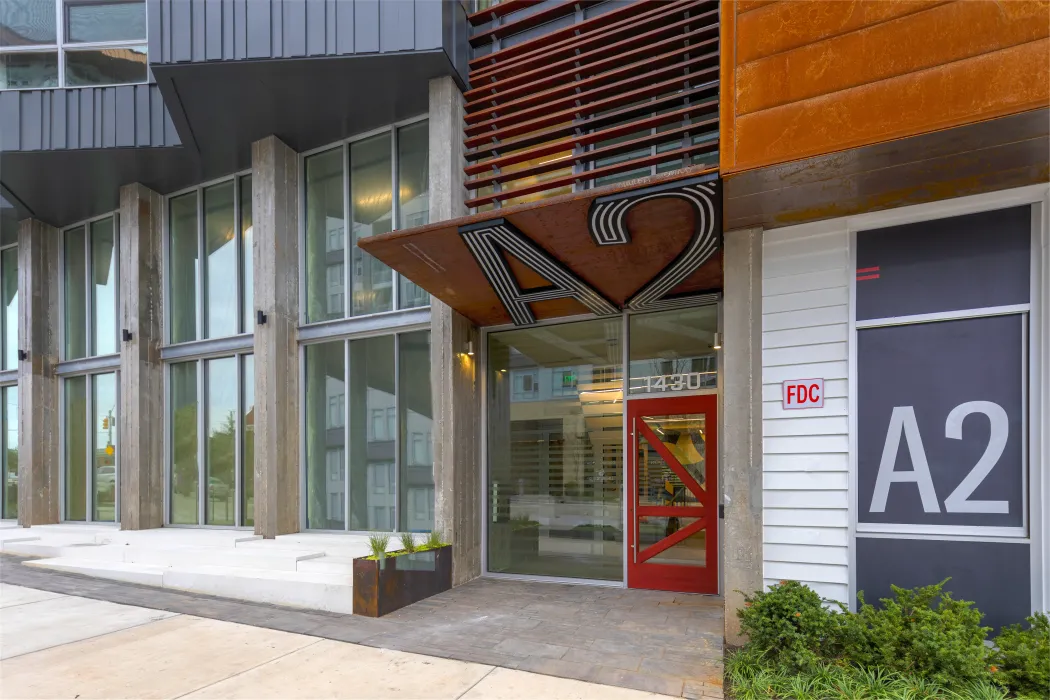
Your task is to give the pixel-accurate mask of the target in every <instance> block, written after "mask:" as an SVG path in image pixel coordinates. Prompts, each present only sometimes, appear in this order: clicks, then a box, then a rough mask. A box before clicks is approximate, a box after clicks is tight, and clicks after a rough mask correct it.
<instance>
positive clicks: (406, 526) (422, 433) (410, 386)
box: [397, 331, 434, 532]
mask: <svg viewBox="0 0 1050 700" xmlns="http://www.w3.org/2000/svg"><path fill="white" fill-rule="evenodd" d="M398 352H399V356H398V365H397V366H398V375H399V376H398V392H399V394H400V400H399V401H398V419H399V423H400V425H401V472H400V475H399V481H398V483H399V484H400V485H401V486H400V489H399V490H400V497H401V511H400V512H401V518H400V519H401V523H400V528H399V529H400V530H404V531H408V532H427V531H429V530H431V529H433V527H434V456H433V452H432V434H433V429H434V406H433V402H432V401H431V395H430V331H418V332H416V333H405V334H403V335H402V336H401V342H400V345H399V348H398Z"/></svg>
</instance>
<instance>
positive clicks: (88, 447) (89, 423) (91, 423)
mask: <svg viewBox="0 0 1050 700" xmlns="http://www.w3.org/2000/svg"><path fill="white" fill-rule="evenodd" d="M84 385H85V386H84V388H85V392H84V394H85V396H84V405H85V407H86V409H87V410H85V411H84V429H85V435H84V437H85V438H86V439H85V440H84V452H85V453H86V455H85V456H86V459H84V470H85V471H86V472H87V474H86V475H85V479H84V522H86V523H90V522H92V521H93V520H94V519H95V518H94V515H95V514H94V513H93V512H92V508H91V506H92V503H91V502H92V500H93V499H92V497H91V496H92V491H93V490H94V474H93V472H94V466H95V460H94V455H93V454H92V452H93V449H92V448H93V447H94V443H95V375H93V374H89V375H87V376H85V377H84Z"/></svg>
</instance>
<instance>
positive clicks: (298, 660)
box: [0, 584, 666, 700]
mask: <svg viewBox="0 0 1050 700" xmlns="http://www.w3.org/2000/svg"><path fill="white" fill-rule="evenodd" d="M0 696H2V697H3V698H5V699H8V698H10V699H14V698H82V699H87V698H176V697H189V698H351V699H365V698H384V699H409V698H427V699H434V700H446V699H447V700H459V699H462V700H482V699H484V698H488V699H492V700H519V699H520V700H525V699H530V700H531V699H533V698H536V699H539V698H542V699H544V700H560V699H564V700H587V699H590V698H594V699H596V700H597V699H599V698H600V699H601V700H642V699H643V698H645V699H648V700H655V699H657V698H664V697H666V696H661V695H656V694H652V693H645V692H641V691H636V690H630V689H626V688H616V687H610V686H607V685H598V684H594V683H587V682H583V681H578V680H570V679H565V678H556V677H552V676H545V675H540V674H535V673H528V672H525V671H518V670H512V669H506V668H497V667H494V666H488V665H484V664H478V663H470V662H464V661H455V660H451V659H443V658H435V657H430V656H425V655H421V654H412V653H407V652H402V651H393V650H388V649H375V648H372V647H367V646H362V645H358V644H350V643H346V642H340V641H335V640H331V639H319V638H317V637H314V636H307V635H302V634H294V633H290V632H281V631H278V630H272V629H266V628H263V627H253V626H249V625H243V624H238V623H234V622H226V621H223V620H214V619H205V618H200V617H195V616H193V615H184V614H178V613H171V612H166V611H160V610H155V609H148V608H140V607H136V606H131V605H120V604H116V603H112V602H107V601H100V600H92V599H88V598H81V597H78V596H69V595H63V594H60V593H53V592H48V591H42V590H37V589H32V588H24V587H21V586H14V585H11V584H0Z"/></svg>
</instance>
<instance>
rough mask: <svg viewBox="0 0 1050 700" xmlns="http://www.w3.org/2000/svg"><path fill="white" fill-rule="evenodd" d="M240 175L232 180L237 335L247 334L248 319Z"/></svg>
mask: <svg viewBox="0 0 1050 700" xmlns="http://www.w3.org/2000/svg"><path fill="white" fill-rule="evenodd" d="M241 177H242V176H241V175H235V176H234V178H233V245H234V247H235V248H236V250H235V251H234V255H235V256H236V258H237V272H236V276H237V279H236V284H237V292H236V296H237V313H236V316H237V331H236V332H237V333H247V332H248V319H247V318H245V315H244V241H243V240H241V237H242V235H243V228H242V226H241Z"/></svg>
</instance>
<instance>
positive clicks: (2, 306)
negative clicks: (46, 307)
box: [0, 247, 18, 369]
mask: <svg viewBox="0 0 1050 700" xmlns="http://www.w3.org/2000/svg"><path fill="white" fill-rule="evenodd" d="M0 293H2V298H0V315H2V316H3V323H0V333H2V334H3V339H4V340H3V346H4V347H3V352H2V353H0V362H2V367H3V369H16V368H17V367H18V248H16V247H12V248H5V249H4V250H3V251H0Z"/></svg>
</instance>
